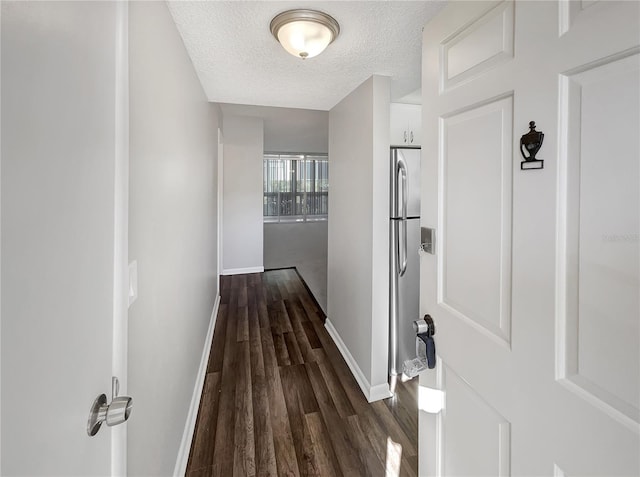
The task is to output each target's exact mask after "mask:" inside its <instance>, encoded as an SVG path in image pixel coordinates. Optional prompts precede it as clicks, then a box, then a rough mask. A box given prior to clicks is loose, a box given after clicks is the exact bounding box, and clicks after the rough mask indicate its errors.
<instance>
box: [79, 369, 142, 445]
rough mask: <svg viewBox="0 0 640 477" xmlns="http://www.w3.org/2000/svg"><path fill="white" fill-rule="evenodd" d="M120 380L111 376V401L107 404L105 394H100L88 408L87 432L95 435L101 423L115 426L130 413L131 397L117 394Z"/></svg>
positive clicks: (123, 420)
mask: <svg viewBox="0 0 640 477" xmlns="http://www.w3.org/2000/svg"><path fill="white" fill-rule="evenodd" d="M119 390H120V382H119V381H118V378H116V377H115V376H114V377H112V378H111V403H110V404H107V396H106V394H100V395H99V396H98V397H97V398H96V399H95V401H93V405H92V406H91V409H90V410H89V420H88V421H87V434H89V436H91V437H93V436H95V435H96V434H97V433H98V431H99V430H100V427H101V426H102V423H103V422H105V423H106V424H107V426H109V427H111V426H117V425H118V424H122V423H123V422H125V421H126V420H127V419H129V416H130V415H131V409H132V408H133V399H132V398H130V397H129V396H118V392H119Z"/></svg>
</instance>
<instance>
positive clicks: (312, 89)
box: [168, 0, 442, 110]
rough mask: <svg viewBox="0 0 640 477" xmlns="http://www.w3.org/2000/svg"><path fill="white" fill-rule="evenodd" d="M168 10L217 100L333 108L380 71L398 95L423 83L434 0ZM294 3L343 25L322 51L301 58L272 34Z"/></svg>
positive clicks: (208, 4)
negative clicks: (280, 15)
mask: <svg viewBox="0 0 640 477" xmlns="http://www.w3.org/2000/svg"><path fill="white" fill-rule="evenodd" d="M168 5H169V9H170V11H171V14H172V15H173V18H174V20H175V22H176V25H177V27H178V30H179V31H180V34H181V35H182V38H183V40H184V43H185V45H186V48H187V51H188V52H189V55H190V56H191V59H192V61H193V64H194V66H195V69H196V71H197V73H198V76H199V77H200V81H201V82H202V85H203V87H204V90H205V92H206V94H207V96H208V98H209V100H210V101H215V102H221V103H235V104H251V105H262V106H279V107H289V108H305V109H318V110H329V109H331V108H332V107H333V106H335V105H336V104H337V103H338V102H339V101H340V100H341V99H342V98H344V97H345V96H346V95H347V94H349V93H350V92H351V91H353V90H354V89H355V88H356V87H357V86H358V85H360V84H361V83H362V82H363V81H365V80H366V79H367V78H369V77H370V76H371V75H373V74H379V75H385V76H390V77H391V79H392V83H391V84H392V86H391V99H392V101H396V100H399V99H401V98H403V97H405V96H407V95H409V96H408V97H412V96H411V95H412V94H413V98H415V91H416V90H417V89H418V88H420V74H421V63H420V61H421V54H420V52H421V43H422V27H423V26H424V25H425V23H426V22H427V21H428V20H429V19H430V18H432V17H433V15H434V14H435V13H436V12H437V11H438V10H439V9H440V8H441V6H442V3H438V2H435V1H433V0H430V1H389V0H387V1H360V2H350V1H325V2H309V1H300V2H298V1H280V2H271V1H204V2H195V1H177V2H168ZM292 8H314V9H317V10H321V11H324V12H327V13H329V14H330V15H332V16H333V17H334V18H335V19H336V20H337V21H338V23H340V30H341V31H340V35H339V37H338V38H337V40H336V41H334V42H333V43H332V44H331V45H329V47H328V48H327V50H326V51H325V52H324V53H322V54H321V55H320V56H317V57H315V58H310V59H307V60H300V59H298V58H295V57H293V56H291V55H290V54H289V53H287V52H286V51H284V49H283V48H282V47H281V46H280V44H279V43H278V42H277V41H276V40H275V38H273V36H272V35H271V32H270V31H269V23H270V22H271V19H272V18H273V17H274V16H275V15H276V14H278V13H280V12H282V11H284V10H289V9H292Z"/></svg>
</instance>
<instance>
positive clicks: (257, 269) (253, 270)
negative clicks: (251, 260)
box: [222, 267, 264, 275]
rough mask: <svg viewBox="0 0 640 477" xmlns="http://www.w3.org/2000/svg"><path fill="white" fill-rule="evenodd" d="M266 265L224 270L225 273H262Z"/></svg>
mask: <svg viewBox="0 0 640 477" xmlns="http://www.w3.org/2000/svg"><path fill="white" fill-rule="evenodd" d="M262 272H264V267H248V268H229V269H227V270H222V274H223V275H242V274H243V273H262Z"/></svg>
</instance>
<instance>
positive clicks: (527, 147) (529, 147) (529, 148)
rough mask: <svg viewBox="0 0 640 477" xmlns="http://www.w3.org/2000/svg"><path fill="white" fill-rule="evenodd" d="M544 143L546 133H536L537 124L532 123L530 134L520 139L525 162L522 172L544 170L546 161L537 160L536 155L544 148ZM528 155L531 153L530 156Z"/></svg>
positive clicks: (523, 162) (522, 165)
mask: <svg viewBox="0 0 640 477" xmlns="http://www.w3.org/2000/svg"><path fill="white" fill-rule="evenodd" d="M542 141H544V133H543V132H541V131H536V122H535V121H531V122H530V123H529V132H528V133H527V134H524V135H523V136H522V137H521V138H520V152H521V153H522V157H524V161H522V162H521V163H520V169H521V170H527V169H543V168H544V160H543V159H536V154H538V151H539V150H540V148H541V147H542ZM526 153H529V156H527V154H526Z"/></svg>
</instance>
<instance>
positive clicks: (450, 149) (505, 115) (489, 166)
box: [437, 93, 513, 348]
mask: <svg viewBox="0 0 640 477" xmlns="http://www.w3.org/2000/svg"><path fill="white" fill-rule="evenodd" d="M512 118H513V94H512V93H506V94H503V95H501V96H498V97H496V98H491V99H488V100H485V101H482V102H480V103H476V104H474V105H471V106H469V107H467V108H464V109H462V110H459V111H455V112H452V113H449V114H447V115H444V116H442V117H441V118H440V120H439V129H440V132H439V134H440V141H439V144H440V150H439V165H438V170H439V178H438V182H439V185H438V190H439V201H438V202H439V208H440V212H439V214H438V215H439V217H440V222H441V223H440V224H439V226H438V230H439V231H440V237H438V243H440V244H441V247H440V253H439V254H438V257H437V258H438V276H437V284H438V285H437V288H438V304H440V305H441V306H443V307H445V308H447V309H448V311H450V312H451V313H452V314H453V315H455V316H457V317H458V318H460V319H461V320H464V321H465V322H466V323H468V324H470V325H471V326H473V327H474V328H476V329H477V330H478V331H480V332H481V333H483V334H485V335H487V336H489V337H490V338H492V339H493V340H494V341H496V342H497V343H499V344H501V345H503V346H506V347H507V348H509V347H510V342H511V267H512V264H511V242H512V237H511V236H512V217H511V216H512V169H513V168H512V162H513V159H512V143H513V126H512V123H513V121H512ZM487 139H491V141H492V142H491V143H488V142H484V141H486V140H487ZM485 151H491V152H493V153H495V156H485V157H491V158H493V157H495V158H496V160H495V162H493V161H487V160H486V159H485V161H484V162H482V161H481V159H482V158H481V157H480V155H479V154H480V152H485ZM469 198H472V200H469ZM444 217H447V221H446V222H445V221H444V219H443V218H444ZM454 257H455V258H454ZM467 268H469V269H474V270H486V275H485V276H483V277H482V280H475V279H474V277H473V276H471V275H470V274H468V273H467Z"/></svg>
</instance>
